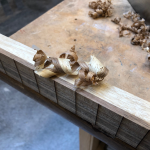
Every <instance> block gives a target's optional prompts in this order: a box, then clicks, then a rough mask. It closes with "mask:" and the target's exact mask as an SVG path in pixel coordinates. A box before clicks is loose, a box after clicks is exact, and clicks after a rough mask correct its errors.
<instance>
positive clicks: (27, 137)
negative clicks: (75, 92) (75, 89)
mask: <svg viewBox="0 0 150 150" xmlns="http://www.w3.org/2000/svg"><path fill="white" fill-rule="evenodd" d="M10 1H11V0H10ZM13 1H16V2H18V0H13ZM60 1H61V0H42V1H38V0H35V1H30V0H24V2H25V4H27V5H25V6H24V7H20V8H21V9H20V8H19V10H17V11H15V13H13V14H11V15H9V16H6V18H5V16H4V15H5V14H4V13H3V10H0V12H1V13H0V33H2V34H4V35H6V36H10V35H11V34H13V33H15V32H16V31H17V30H19V29H21V28H22V27H23V26H25V25H27V24H28V23H30V22H31V21H33V20H34V19H36V18H37V17H39V16H40V15H42V14H43V13H44V12H46V11H47V10H49V9H50V8H52V7H53V6H54V5H56V4H57V3H59V2H60ZM36 2H37V3H36ZM17 5H20V3H19V4H17ZM41 8H42V9H41ZM15 9H16V8H14V10H15ZM78 149H79V128H78V127H77V126H75V125H73V124H72V123H70V122H69V121H67V120H65V119H63V118H62V117H60V116H59V115H57V114H55V113H54V112H52V111H51V110H49V109H48V108H46V107H45V106H42V105H41V104H39V103H38V102H36V101H34V100H32V99H30V98H29V97H27V96H25V95H24V94H22V93H20V92H19V91H17V90H15V89H14V88H12V87H11V86H9V85H7V84H6V83H4V82H3V81H0V150H78Z"/></svg>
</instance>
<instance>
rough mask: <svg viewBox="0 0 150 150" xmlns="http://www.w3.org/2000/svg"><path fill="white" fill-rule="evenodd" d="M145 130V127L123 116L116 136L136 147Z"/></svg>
mask: <svg viewBox="0 0 150 150" xmlns="http://www.w3.org/2000/svg"><path fill="white" fill-rule="evenodd" d="M147 132H148V130H147V129H145V128H143V127H141V126H139V125H137V124H135V123H134V122H132V121H130V120H128V119H125V118H124V119H123V121H122V122H121V125H120V127H119V130H118V132H117V135H116V137H118V138H119V139H121V140H122V141H124V142H126V143H128V144H129V145H131V146H133V147H134V148H136V147H137V146H138V144H139V143H140V141H141V140H142V139H143V138H144V136H145V135H146V133H147Z"/></svg>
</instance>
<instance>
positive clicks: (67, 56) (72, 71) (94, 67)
mask: <svg viewBox="0 0 150 150" xmlns="http://www.w3.org/2000/svg"><path fill="white" fill-rule="evenodd" d="M33 60H34V61H35V73H36V74H38V75H39V76H42V77H45V78H49V77H52V76H55V75H58V74H59V75H60V74H68V75H78V79H76V80H75V84H74V85H75V87H79V86H87V85H97V84H98V83H99V82H100V81H102V80H103V79H104V78H105V77H106V76H107V74H108V69H107V68H106V67H105V66H104V65H103V64H102V63H101V62H100V61H99V60H98V59H97V58H96V57H95V56H91V60H90V62H88V63H86V62H78V56H77V54H76V52H75V46H73V47H72V48H71V50H69V51H66V52H65V53H62V54H61V55H60V56H59V58H53V57H49V58H47V56H46V55H45V53H44V52H43V51H42V50H40V51H37V53H36V54H35V56H34V58H33ZM40 66H42V67H40Z"/></svg>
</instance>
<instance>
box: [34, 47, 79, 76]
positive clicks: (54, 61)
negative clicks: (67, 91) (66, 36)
mask: <svg viewBox="0 0 150 150" xmlns="http://www.w3.org/2000/svg"><path fill="white" fill-rule="evenodd" d="M41 51H42V50H41ZM38 53H39V52H38V51H37V53H36V54H35V56H34V59H33V60H34V61H35V64H36V67H35V72H36V73H37V74H38V75H40V76H42V77H46V78H49V77H52V76H54V75H56V74H69V75H77V74H78V71H77V68H78V67H79V64H78V63H77V60H78V56H77V54H76V52H75V46H73V47H72V48H71V49H70V50H69V51H67V52H65V53H62V54H61V55H60V56H59V58H53V57H49V58H47V57H46V59H45V61H43V57H38V62H40V63H37V62H36V60H37V59H35V58H37V56H38ZM43 53H44V52H43V51H42V54H43ZM39 65H40V66H42V67H39Z"/></svg>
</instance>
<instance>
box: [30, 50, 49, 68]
mask: <svg viewBox="0 0 150 150" xmlns="http://www.w3.org/2000/svg"><path fill="white" fill-rule="evenodd" d="M46 59H47V56H46V54H45V53H44V52H43V51H42V50H38V51H37V53H36V54H35V55H34V57H33V61H34V62H35V64H34V67H35V68H36V69H42V68H44V62H45V60H46Z"/></svg>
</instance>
